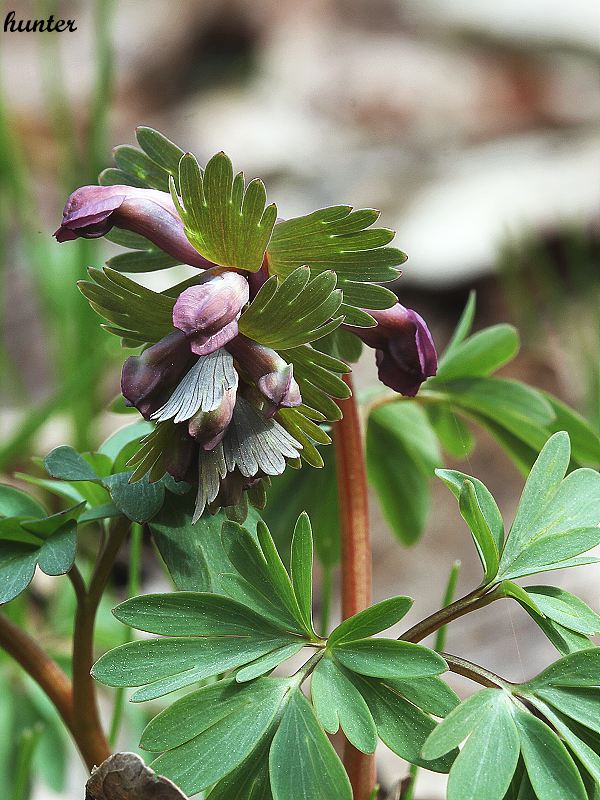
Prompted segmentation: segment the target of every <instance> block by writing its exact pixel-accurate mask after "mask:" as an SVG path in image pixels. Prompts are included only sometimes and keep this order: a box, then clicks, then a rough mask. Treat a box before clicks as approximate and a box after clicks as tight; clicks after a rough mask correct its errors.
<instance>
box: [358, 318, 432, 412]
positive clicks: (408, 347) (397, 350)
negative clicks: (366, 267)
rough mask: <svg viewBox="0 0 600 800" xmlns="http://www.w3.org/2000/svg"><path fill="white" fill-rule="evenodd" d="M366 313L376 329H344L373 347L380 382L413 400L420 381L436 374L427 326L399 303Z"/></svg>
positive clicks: (421, 319)
mask: <svg viewBox="0 0 600 800" xmlns="http://www.w3.org/2000/svg"><path fill="white" fill-rule="evenodd" d="M366 310H367V311H368V313H369V314H371V316H372V317H374V318H375V319H376V320H377V326H376V327H373V328H357V327H355V326H352V325H347V326H344V327H347V329H348V330H351V331H352V332H353V333H355V334H356V335H357V336H359V337H360V338H361V339H362V340H363V342H364V343H365V344H367V345H369V347H373V348H375V350H376V353H375V359H376V361H377V367H378V371H379V379H380V380H381V382H382V383H385V385H386V386H389V387H390V389H393V390H394V391H396V392H399V393H400V394H403V395H407V396H408V397H414V396H415V395H416V394H417V392H418V391H419V387H420V386H421V384H422V383H423V381H424V380H425V379H426V378H429V377H431V376H432V375H435V373H436V372H437V352H436V349H435V344H434V343H433V339H432V338H431V333H430V332H429V328H428V327H427V323H426V322H425V320H424V319H423V317H421V316H420V315H419V314H417V312H416V311H413V310H412V309H411V308H405V307H404V306H403V305H400V303H396V305H395V306H392V308H386V309H385V310H383V311H372V310H371V309H366Z"/></svg>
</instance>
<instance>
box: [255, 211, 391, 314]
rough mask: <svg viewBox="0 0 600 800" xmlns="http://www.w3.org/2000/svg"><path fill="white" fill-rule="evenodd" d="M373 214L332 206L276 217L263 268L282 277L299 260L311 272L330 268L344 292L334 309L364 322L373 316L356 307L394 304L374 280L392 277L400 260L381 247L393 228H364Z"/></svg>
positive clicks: (290, 270)
mask: <svg viewBox="0 0 600 800" xmlns="http://www.w3.org/2000/svg"><path fill="white" fill-rule="evenodd" d="M378 217H379V212H378V211H374V210H373V209H362V210H356V211H353V210H352V208H351V207H350V206H333V207H331V208H324V209H321V210H320V211H315V212H313V213H312V214H308V215H307V216H305V217H296V218H295V219H289V220H284V221H282V222H279V223H277V225H276V226H275V229H274V231H273V237H272V239H271V242H270V243H269V246H268V249H267V258H268V263H269V270H270V272H271V273H272V274H274V275H278V276H280V277H282V278H285V277H286V276H287V275H289V274H290V273H291V272H293V271H294V270H295V269H296V268H297V267H299V266H302V265H304V264H306V265H307V266H309V267H310V268H311V270H312V272H313V273H321V272H324V271H326V270H333V271H334V272H335V273H336V275H337V285H338V288H339V289H341V290H342V291H343V293H344V302H343V304H342V306H341V307H340V311H341V313H343V314H344V315H345V318H346V322H347V323H349V324H351V325H359V326H367V327H369V326H371V325H373V324H374V321H373V318H372V317H371V316H370V315H369V314H367V313H365V312H364V311H362V310H361V309H380V308H389V307H390V306H392V305H394V303H395V302H396V296H395V295H394V294H393V293H392V292H390V291H389V289H385V288H384V287H382V286H377V285H376V282H385V281H391V280H394V279H395V278H397V277H398V275H399V274H400V271H399V270H398V269H397V267H398V265H399V264H402V263H403V262H404V261H405V260H406V256H405V255H404V253H402V252H401V251H400V250H396V249H395V248H393V247H388V246H387V245H388V244H389V243H390V242H391V240H392V239H393V238H394V233H393V231H390V230H387V229H386V228H375V229H373V228H371V227H370V226H371V225H373V223H374V222H376V221H377V218H378Z"/></svg>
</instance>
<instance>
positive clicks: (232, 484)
mask: <svg viewBox="0 0 600 800" xmlns="http://www.w3.org/2000/svg"><path fill="white" fill-rule="evenodd" d="M263 477H264V476H263V475H255V476H253V477H252V478H246V476H245V475H242V473H241V472H240V471H239V470H238V469H236V470H234V471H233V472H229V473H228V474H227V475H226V476H225V477H224V478H223V480H222V481H221V485H220V487H219V493H218V495H217V496H216V497H215V499H214V501H213V502H212V503H211V505H210V507H211V510H212V509H214V510H215V511H216V510H217V509H219V508H225V507H228V506H237V505H238V503H239V502H240V501H241V499H242V495H243V494H244V492H245V491H246V490H247V489H251V488H252V487H253V486H256V484H257V483H260V481H261V480H262V479H263Z"/></svg>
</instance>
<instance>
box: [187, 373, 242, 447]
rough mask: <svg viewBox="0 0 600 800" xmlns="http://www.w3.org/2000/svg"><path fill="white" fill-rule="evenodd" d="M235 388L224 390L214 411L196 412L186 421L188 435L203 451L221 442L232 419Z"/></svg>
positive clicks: (235, 395)
mask: <svg viewBox="0 0 600 800" xmlns="http://www.w3.org/2000/svg"><path fill="white" fill-rule="evenodd" d="M236 397H237V386H233V387H231V388H230V389H226V390H225V392H224V394H223V399H222V400H221V404H220V405H219V407H218V408H215V409H214V411H198V412H197V413H196V414H194V416H193V417H192V418H191V419H190V420H189V421H188V433H189V435H190V436H192V437H193V438H194V439H195V440H196V441H197V442H198V444H199V445H200V447H202V449H203V450H207V451H208V450H214V448H215V447H216V446H217V445H218V444H219V442H222V441H223V438H224V437H225V434H226V433H227V428H228V427H229V423H230V422H231V418H232V417H233V409H234V407H235V401H236Z"/></svg>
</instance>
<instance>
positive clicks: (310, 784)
mask: <svg viewBox="0 0 600 800" xmlns="http://www.w3.org/2000/svg"><path fill="white" fill-rule="evenodd" d="M269 772H270V777H271V791H272V792H273V798H274V800H287V798H289V797H297V798H298V800H329V798H331V797H336V798H340V800H351V797H352V791H351V788H350V781H349V780H348V777H347V775H346V772H345V771H344V768H343V766H342V764H341V763H340V760H339V758H338V757H337V755H336V753H335V750H334V749H333V747H332V745H331V743H330V741H329V739H328V738H327V736H326V735H325V733H324V732H323V730H322V728H321V727H320V725H319V723H318V722H317V720H316V718H315V715H314V712H313V710H312V708H311V706H310V704H309V703H308V701H307V700H306V698H305V697H304V695H303V694H302V692H301V691H300V690H299V689H292V691H291V693H290V700H289V701H288V704H287V708H286V710H285V712H284V714H283V718H282V720H281V724H280V726H279V729H278V731H277V733H276V734H275V737H274V739H273V743H272V745H271V750H270V752H269Z"/></svg>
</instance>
